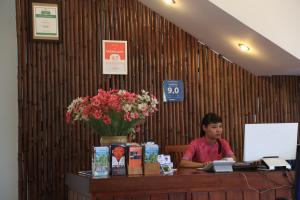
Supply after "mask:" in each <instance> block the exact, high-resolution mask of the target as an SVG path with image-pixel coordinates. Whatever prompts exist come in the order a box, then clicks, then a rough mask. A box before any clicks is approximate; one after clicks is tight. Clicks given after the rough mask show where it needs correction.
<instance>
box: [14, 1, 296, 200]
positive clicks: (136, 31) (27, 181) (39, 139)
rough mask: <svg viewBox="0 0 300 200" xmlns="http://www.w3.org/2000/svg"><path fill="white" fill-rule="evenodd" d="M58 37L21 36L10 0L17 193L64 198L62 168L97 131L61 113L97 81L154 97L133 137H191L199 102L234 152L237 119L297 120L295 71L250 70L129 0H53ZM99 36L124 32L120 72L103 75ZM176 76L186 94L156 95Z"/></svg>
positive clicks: (23, 5)
mask: <svg viewBox="0 0 300 200" xmlns="http://www.w3.org/2000/svg"><path fill="white" fill-rule="evenodd" d="M61 5H62V7H61V11H62V12H61V13H62V16H61V22H62V42H60V43H49V42H43V41H40V42H32V41H31V40H29V38H30V33H29V32H30V31H29V21H30V20H31V19H29V17H28V16H30V15H29V10H30V0H16V10H17V12H16V13H17V33H18V55H19V59H18V91H19V97H18V102H19V105H18V106H19V156H18V157H19V196H20V199H21V200H25V199H30V200H43V199H66V196H67V193H66V188H65V185H64V177H65V174H66V173H67V172H77V171H80V170H88V169H90V161H91V159H90V156H91V151H92V146H93V145H98V144H99V136H95V135H94V134H92V133H91V130H90V129H89V127H87V126H86V125H84V124H78V125H76V126H71V125H67V124H66V123H65V117H64V116H65V112H66V107H67V105H68V104H69V103H70V102H71V101H72V99H74V98H76V97H78V96H86V95H94V94H96V92H97V89H98V88H104V89H112V88H116V89H119V88H121V89H127V90H130V91H132V92H138V91H140V90H141V89H145V90H149V91H151V92H152V93H154V94H155V95H156V96H157V97H158V99H159V100H160V105H159V112H158V113H157V114H155V115H154V116H153V117H151V118H150V119H148V120H147V121H146V123H145V125H144V126H143V128H142V131H141V134H139V135H138V141H140V142H142V141H149V140H153V141H155V142H157V143H158V144H159V145H160V146H161V147H163V146H165V145H168V144H187V143H189V142H190V141H191V140H192V139H194V138H196V137H199V134H200V120H201V118H202V117H203V115H204V114H205V113H207V112H217V113H219V114H220V115H221V116H222V117H223V119H224V137H225V138H226V139H228V140H229V141H230V144H231V145H232V147H233V150H234V152H235V153H236V155H237V157H238V158H239V159H241V157H242V153H243V152H242V147H243V144H242V142H243V125H244V124H245V123H252V122H299V120H300V104H299V102H300V101H299V100H300V77H296V76H273V77H257V76H255V75H253V74H251V73H249V72H248V71H246V70H244V69H243V68H241V67H239V66H237V65H236V64H233V63H230V62H229V61H227V60H226V59H224V58H223V57H222V56H221V55H217V54H216V53H215V52H213V51H212V50H211V49H210V48H209V47H207V46H204V45H202V44H200V43H198V42H197V39H195V38H193V37H192V36H191V35H189V34H187V33H186V32H184V31H183V30H181V29H180V28H178V27H176V26H174V25H173V24H171V23H170V22H168V21H167V20H166V19H164V18H162V17H160V16H159V15H157V14H156V13H154V12H152V11H151V10H150V9H148V8H146V7H145V6H144V5H142V4H140V3H139V2H137V1H136V0H64V1H61ZM102 40H127V41H128V75H127V76H120V75H114V76H109V75H103V74H101V72H102V64H101V62H102V59H101V49H102ZM172 79H177V80H183V81H184V98H185V99H184V101H183V102H179V103H163V102H162V82H163V80H172Z"/></svg>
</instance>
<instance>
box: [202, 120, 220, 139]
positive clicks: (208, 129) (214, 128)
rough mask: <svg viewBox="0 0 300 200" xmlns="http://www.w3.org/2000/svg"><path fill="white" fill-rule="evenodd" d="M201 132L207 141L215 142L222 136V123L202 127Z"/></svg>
mask: <svg viewBox="0 0 300 200" xmlns="http://www.w3.org/2000/svg"><path fill="white" fill-rule="evenodd" d="M203 130H204V131H205V136H206V137H208V138H209V139H212V140H216V139H220V138H221V135H222V130H223V129H222V123H221V122H220V123H213V124H208V125H207V126H205V125H203Z"/></svg>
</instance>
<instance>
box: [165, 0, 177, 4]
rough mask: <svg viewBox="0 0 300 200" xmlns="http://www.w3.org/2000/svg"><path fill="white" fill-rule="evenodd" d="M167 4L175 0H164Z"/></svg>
mask: <svg viewBox="0 0 300 200" xmlns="http://www.w3.org/2000/svg"><path fill="white" fill-rule="evenodd" d="M164 1H165V3H166V4H175V3H176V2H175V0H164Z"/></svg>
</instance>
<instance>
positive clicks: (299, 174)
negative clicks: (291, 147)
mask: <svg viewBox="0 0 300 200" xmlns="http://www.w3.org/2000/svg"><path fill="white" fill-rule="evenodd" d="M295 171H296V175H295V176H296V177H295V185H294V189H295V200H300V146H299V145H298V146H297V157H296V168H295Z"/></svg>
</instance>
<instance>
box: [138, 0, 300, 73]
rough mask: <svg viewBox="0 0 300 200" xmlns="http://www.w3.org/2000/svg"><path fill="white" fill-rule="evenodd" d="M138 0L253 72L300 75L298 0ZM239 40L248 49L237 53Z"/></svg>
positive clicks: (299, 3) (299, 2) (299, 14)
mask: <svg viewBox="0 0 300 200" xmlns="http://www.w3.org/2000/svg"><path fill="white" fill-rule="evenodd" d="M139 1H140V2H142V3H143V4H145V5H146V6H148V7H149V8H151V9H152V10H154V11H155V12H157V13H158V14H159V15H161V16H163V17H165V18H166V19H167V20H169V21H171V22H172V23H174V24H175V25H177V26H178V27H180V28H182V29H183V30H185V31H186V32H188V33H190V34H191V35H193V36H194V37H196V38H197V39H198V40H199V41H200V42H202V43H205V44H207V45H208V46H209V47H210V48H211V49H213V50H215V51H217V52H219V53H220V54H222V55H223V56H224V57H226V58H227V59H229V60H230V61H232V62H234V63H237V64H238V65H240V66H241V67H243V68H245V69H246V70H248V71H250V72H252V73H254V74H256V75H300V60H299V58H300V47H299V45H300V36H299V35H300V26H299V25H298V24H297V21H296V19H299V18H300V13H299V12H298V8H299V7H300V1H299V0H285V1H281V0H264V1H259V0H252V1H250V0H249V1H240V0H226V1H224V0H222V1H221V0H211V2H213V3H214V4H213V3H211V2H210V1H208V0H176V4H174V5H172V6H169V5H167V4H165V3H164V1H163V0H139ZM286 4H288V5H286ZM216 5H218V6H219V7H220V8H219V7H218V6H216ZM273 5H275V6H273ZM221 8H222V9H224V10H225V11H226V12H225V11H224V10H222V9H221ZM241 10H243V11H244V10H245V12H241ZM297 12H298V14H297ZM228 13H230V14H228ZM237 19H239V20H240V21H239V20H237ZM245 24H248V26H246V25H245ZM250 27H251V28H250ZM240 42H245V43H247V44H249V45H250V48H251V50H250V52H248V53H244V52H241V51H240V50H239V49H238V46H237V44H238V43H240ZM297 57H298V58H297Z"/></svg>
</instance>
